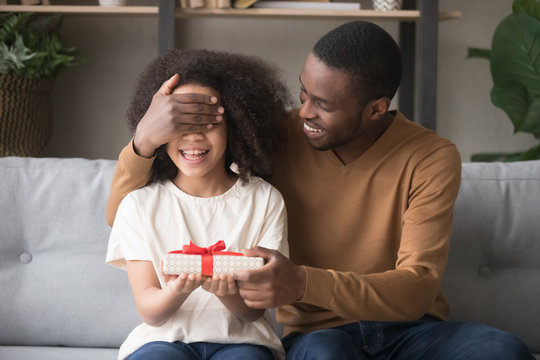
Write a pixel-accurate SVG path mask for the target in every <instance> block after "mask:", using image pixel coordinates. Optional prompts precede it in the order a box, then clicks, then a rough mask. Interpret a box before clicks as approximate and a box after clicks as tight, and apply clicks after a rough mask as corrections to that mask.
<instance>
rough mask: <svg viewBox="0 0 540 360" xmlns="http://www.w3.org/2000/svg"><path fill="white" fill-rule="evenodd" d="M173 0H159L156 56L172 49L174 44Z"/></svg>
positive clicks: (174, 2)
mask: <svg viewBox="0 0 540 360" xmlns="http://www.w3.org/2000/svg"><path fill="white" fill-rule="evenodd" d="M175 4H176V1H175V0H159V15H158V55H161V54H163V53H165V52H167V51H168V50H171V49H174V47H175V44H176V38H175V37H176V31H175V27H174V21H175Z"/></svg>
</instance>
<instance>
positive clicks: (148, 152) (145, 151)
mask: <svg viewBox="0 0 540 360" xmlns="http://www.w3.org/2000/svg"><path fill="white" fill-rule="evenodd" d="M136 135H137V133H135V134H133V139H132V141H131V143H132V145H133V152H134V153H135V154H137V155H138V156H141V157H144V158H147V159H150V158H151V157H153V156H154V155H155V154H156V149H155V148H148V147H145V146H144V145H143V144H140V143H138V140H139V139H138V138H137V137H136Z"/></svg>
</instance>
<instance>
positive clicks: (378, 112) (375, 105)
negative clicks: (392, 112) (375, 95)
mask: <svg viewBox="0 0 540 360" xmlns="http://www.w3.org/2000/svg"><path fill="white" fill-rule="evenodd" d="M368 107H369V114H370V119H371V120H379V119H380V118H382V117H384V116H385V115H386V113H387V112H388V108H389V107H390V99H389V98H387V97H382V98H380V99H377V100H372V101H370V102H369V103H368Z"/></svg>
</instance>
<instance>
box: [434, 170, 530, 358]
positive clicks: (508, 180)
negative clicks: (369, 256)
mask: <svg viewBox="0 0 540 360" xmlns="http://www.w3.org/2000/svg"><path fill="white" fill-rule="evenodd" d="M539 216H540V161H528V162H516V163H464V164H463V176H462V181H461V188H460V190H459V195H458V198H457V201H456V206H455V208H454V225H453V229H452V238H451V241H450V256H449V259H448V266H447V269H446V274H445V279H444V284H443V289H442V290H443V294H444V295H445V296H446V298H447V299H448V302H449V304H450V319H451V320H458V321H476V322H480V323H484V324H488V325H491V326H494V327H497V328H500V329H503V330H506V331H509V332H511V333H513V334H515V335H517V336H518V337H519V338H520V339H521V340H523V341H524V342H525V343H526V344H527V345H528V346H529V349H530V350H531V351H532V352H534V353H540V323H539V322H540V306H538V303H539V299H540V217H539Z"/></svg>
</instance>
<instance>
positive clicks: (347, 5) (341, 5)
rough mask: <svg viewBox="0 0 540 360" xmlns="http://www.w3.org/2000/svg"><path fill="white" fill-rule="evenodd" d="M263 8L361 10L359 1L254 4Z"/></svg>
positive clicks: (279, 1)
mask: <svg viewBox="0 0 540 360" xmlns="http://www.w3.org/2000/svg"><path fill="white" fill-rule="evenodd" d="M253 7H254V8H261V9H325V10H359V9H360V3H359V2H330V1H281V0H278V1H270V0H262V1H257V2H256V3H255V4H253Z"/></svg>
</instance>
